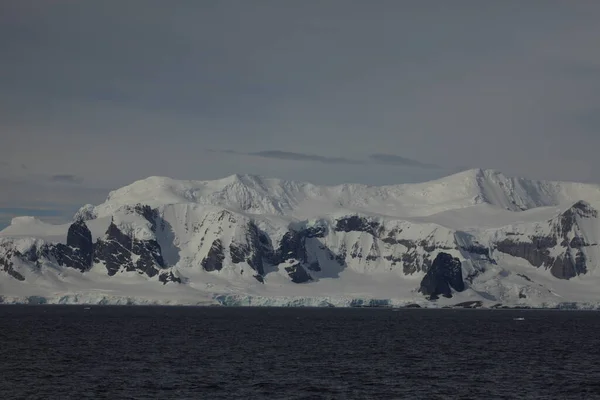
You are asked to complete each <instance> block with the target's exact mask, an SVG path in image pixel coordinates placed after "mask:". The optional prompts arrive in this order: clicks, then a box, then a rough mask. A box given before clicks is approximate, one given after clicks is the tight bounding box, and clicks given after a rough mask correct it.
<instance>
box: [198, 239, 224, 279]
mask: <svg viewBox="0 0 600 400" xmlns="http://www.w3.org/2000/svg"><path fill="white" fill-rule="evenodd" d="M223 260H225V254H224V253H223V244H222V243H221V241H220V240H219V239H215V241H214V242H213V244H212V246H211V247H210V250H209V251H208V254H207V255H206V257H204V259H203V260H202V268H204V270H205V271H209V272H210V271H220V270H222V269H223Z"/></svg>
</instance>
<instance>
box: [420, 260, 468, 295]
mask: <svg viewBox="0 0 600 400" xmlns="http://www.w3.org/2000/svg"><path fill="white" fill-rule="evenodd" d="M451 289H454V290H456V291H457V292H462V291H463V290H465V283H464V281H463V278H462V266H461V263H460V260H459V259H458V258H454V257H452V256H451V255H450V254H448V253H439V254H438V255H437V257H436V258H435V260H433V264H432V265H431V268H429V271H427V274H426V275H425V277H423V280H422V281H421V287H420V288H419V292H420V293H423V294H424V295H425V296H429V298H430V299H432V300H434V299H437V298H438V296H440V295H442V296H444V297H452V290H451Z"/></svg>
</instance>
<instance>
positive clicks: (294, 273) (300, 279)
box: [285, 264, 312, 283]
mask: <svg viewBox="0 0 600 400" xmlns="http://www.w3.org/2000/svg"><path fill="white" fill-rule="evenodd" d="M285 270H286V272H287V273H288V275H289V276H290V278H292V282H294V283H306V282H309V281H312V277H311V276H310V275H309V274H308V272H306V270H305V269H304V267H303V266H302V265H300V264H294V265H290V266H289V267H285Z"/></svg>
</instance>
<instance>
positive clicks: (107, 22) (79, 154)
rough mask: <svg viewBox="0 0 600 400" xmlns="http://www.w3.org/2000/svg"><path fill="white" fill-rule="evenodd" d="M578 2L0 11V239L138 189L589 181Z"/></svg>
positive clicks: (583, 15) (280, 2)
mask: <svg viewBox="0 0 600 400" xmlns="http://www.w3.org/2000/svg"><path fill="white" fill-rule="evenodd" d="M598 21H600V2H599V1H596V0H587V1H586V0H574V1H563V0H539V1H536V0H529V1H522V0H504V1H493V0H470V1H466V0H453V1H451V2H450V1H445V0H427V1H420V0H419V1H418V0H405V1H398V0H373V1H365V0H252V1H246V0H203V1H195V0H173V1H168V2H167V1H163V0H129V1H121V0H103V1H94V2H92V1H78V0H36V1H33V0H4V1H2V2H0V54H1V58H2V62H0V132H1V134H0V227H2V226H3V225H6V224H7V223H9V221H10V219H11V218H12V217H13V216H15V215H22V214H25V215H39V216H41V217H43V218H45V219H48V220H51V221H56V222H59V221H61V220H68V219H70V218H71V217H72V213H73V212H74V210H76V209H77V208H79V207H80V206H81V205H83V204H85V203H92V204H98V203H100V202H102V201H103V199H104V198H105V197H106V195H107V193H108V191H109V190H112V189H115V188H118V187H121V186H124V185H127V184H129V183H131V182H133V181H135V180H138V179H143V178H145V177H148V176H152V175H161V176H170V177H173V178H178V179H198V180H205V179H216V178H222V177H225V176H228V175H231V174H233V173H249V174H259V175H264V176H269V177H279V178H284V179H294V180H303V181H310V182H313V183H318V184H337V183H344V182H360V183H366V184H373V185H379V184H391V183H405V182H417V181H424V180H428V179H435V178H438V177H441V176H445V175H449V174H451V173H454V172H457V171H460V170H462V169H466V168H491V169H497V170H501V171H503V172H504V173H506V174H507V175H518V176H525V177H529V178H535V179H550V180H572V181H582V182H596V183H600V158H599V157H597V156H596V153H597V151H598V149H599V148H600V134H599V131H600V108H599V106H598V105H599V104H600V52H599V51H598V49H599V48H600V25H599V24H598Z"/></svg>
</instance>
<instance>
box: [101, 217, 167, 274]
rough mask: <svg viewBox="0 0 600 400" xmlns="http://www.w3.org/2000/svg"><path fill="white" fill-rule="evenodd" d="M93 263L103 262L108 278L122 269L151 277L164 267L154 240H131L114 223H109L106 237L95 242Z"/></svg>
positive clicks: (157, 245)
mask: <svg viewBox="0 0 600 400" xmlns="http://www.w3.org/2000/svg"><path fill="white" fill-rule="evenodd" d="M94 262H104V264H105V266H106V269H107V271H108V275H110V276H112V275H114V274H116V273H117V272H118V271H119V270H120V269H124V270H126V271H138V272H140V273H144V274H146V275H148V276H150V277H153V276H155V275H157V274H158V272H159V270H160V269H162V268H164V267H165V264H164V260H163V258H162V253H161V249H160V245H159V244H158V242H157V241H156V240H139V239H132V238H131V237H130V236H129V235H126V234H124V233H123V232H121V230H120V229H119V228H118V227H117V226H116V225H115V224H114V222H111V223H110V225H109V227H108V230H107V231H106V237H105V238H104V239H99V240H98V241H97V242H96V245H95V247H94Z"/></svg>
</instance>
